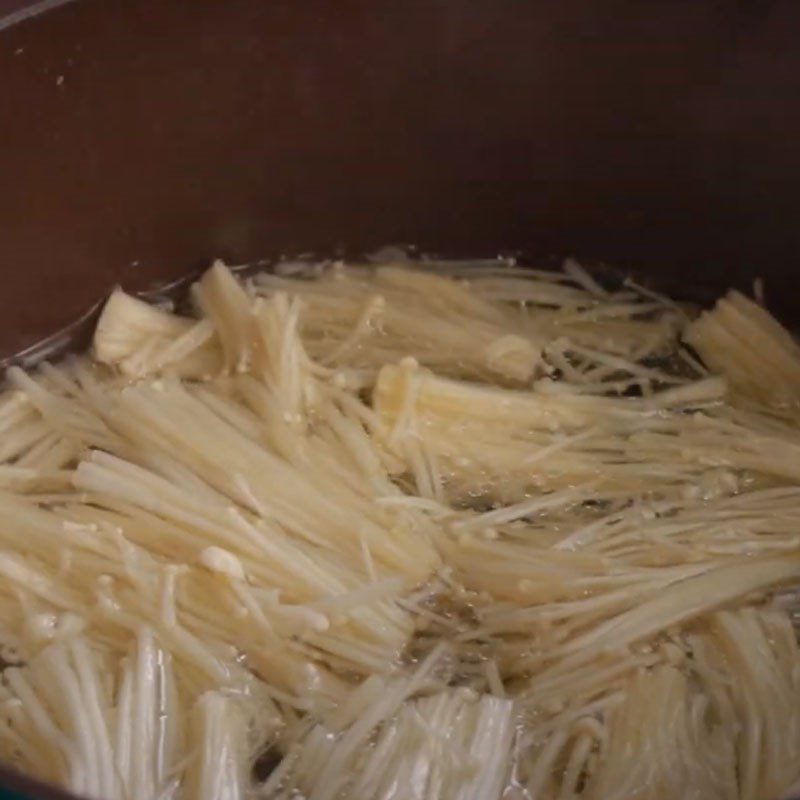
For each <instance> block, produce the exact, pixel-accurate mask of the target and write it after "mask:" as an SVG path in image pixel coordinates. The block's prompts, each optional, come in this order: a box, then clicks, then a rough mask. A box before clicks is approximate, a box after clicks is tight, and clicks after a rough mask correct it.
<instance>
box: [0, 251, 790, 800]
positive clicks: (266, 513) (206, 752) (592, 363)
mask: <svg viewBox="0 0 800 800" xmlns="http://www.w3.org/2000/svg"><path fill="white" fill-rule="evenodd" d="M179 312H180V313H179ZM799 400H800V348H799V347H798V345H797V344H796V343H795V341H794V340H793V338H792V337H791V335H790V334H789V333H787V331H786V330H785V329H784V328H783V327H782V326H781V325H780V324H779V323H778V322H777V321H776V320H775V319H774V318H773V317H772V316H770V314H769V313H768V312H767V311H765V310H764V308H763V307H761V306H760V305H759V304H758V303H756V302H754V301H753V300H751V299H748V298H747V297H745V296H743V295H742V294H739V293H737V292H730V293H729V294H727V295H726V296H725V297H724V298H722V299H721V300H720V301H719V302H718V303H717V305H716V306H715V307H714V308H713V309H711V310H707V311H705V312H703V313H698V310H697V309H693V308H692V307H690V306H687V305H685V304H682V303H677V302H673V301H671V300H669V299H668V298H665V297H662V296H660V295H659V294H656V293H654V292H652V291H650V290H648V289H645V288H644V287H641V286H639V285H637V284H635V283H633V282H631V281H626V282H623V283H622V284H620V285H618V286H617V287H616V288H613V289H610V288H606V287H604V286H601V285H600V284H599V283H598V282H597V280H596V279H595V278H593V277H592V276H590V275H589V274H588V273H587V272H586V271H585V270H584V269H583V268H581V267H580V266H579V265H578V264H577V263H575V262H573V261H568V262H567V263H566V264H565V265H564V268H563V270H562V271H559V272H549V271H540V270H535V269H528V268H523V267H519V266H516V265H515V264H513V263H510V262H506V261H503V260H496V261H495V260H492V261H476V262H469V263H467V262H445V261H419V262H413V263H401V262H397V261H395V262H394V263H391V262H390V261H387V260H384V261H382V262H380V263H371V264H363V265H345V264H341V263H336V264H330V263H327V264H310V263H298V262H291V263H290V262H287V263H284V264H279V265H278V266H277V267H276V268H274V269H273V270H271V271H263V272H258V273H253V272H249V273H246V274H245V273H242V274H241V276H237V273H236V271H235V270H234V271H231V270H230V269H228V268H227V267H226V266H224V265H223V264H221V263H216V264H215V265H214V266H213V267H212V268H211V269H210V270H208V272H206V273H205V274H204V275H203V276H202V278H201V279H200V280H198V281H197V282H196V283H195V284H194V285H193V286H192V287H191V291H190V296H189V300H188V301H187V303H186V304H185V306H183V307H182V309H179V311H176V310H175V309H174V308H172V307H170V306H169V304H165V303H161V304H160V305H159V304H156V305H151V304H148V303H145V302H143V301H142V300H140V299H137V298H135V297H132V296H130V295H128V294H125V293H124V292H123V291H121V290H118V291H116V292H114V293H113V295H112V296H111V297H110V299H109V300H108V302H107V304H106V305H105V308H104V310H103V313H102V315H101V317H100V320H99V323H98V325H97V329H96V332H95V334H94V340H93V345H92V349H91V352H90V353H89V354H85V355H81V356H73V357H69V358H65V359H62V360H61V361H59V362H58V363H53V364H50V363H42V364H40V365H38V366H37V367H36V368H35V369H31V370H29V371H24V370H23V369H20V368H18V367H12V368H10V369H8V371H7V375H6V386H5V389H4V393H3V395H2V398H1V399H0V431H1V433H0V459H1V460H2V463H0V644H2V679H1V681H0V759H1V760H3V761H5V762H7V763H9V764H12V765H14V766H16V767H17V768H19V769H20V770H23V771H25V772H27V773H29V774H31V775H34V776H37V777H39V778H41V779H44V780H46V781H51V782H54V783H57V784H60V785H61V786H63V787H66V788H67V789H69V790H70V791H73V792H75V793H77V794H80V795H84V796H87V797H90V798H102V800H118V799H119V800H151V799H152V800H156V799H158V800H170V799H171V798H187V800H188V799H191V800H220V799H224V800H244V798H263V800H268V798H276V800H277V799H278V798H286V799H287V800H288V798H305V799H306V800H342V799H343V798H352V799H353V800H372V798H375V799H376V800H392V799H393V800H501V798H502V800H572V799H573V798H581V800H612V798H620V800H621V799H622V798H626V799H627V800H635V799H641V800H644V799H645V798H653V800H671V798H675V800H686V799H687V798H697V799H698V800H717V799H719V800H777V799H778V798H781V797H783V796H785V795H786V793H787V792H789V791H790V789H791V786H792V784H793V783H795V782H796V781H797V780H798V778H800V651H798V643H797V635H796V634H797V631H796V629H795V624H796V623H797V621H798V617H797V613H798V608H800V603H798V602H797V600H796V596H795V590H796V589H797V587H798V586H800V405H798V401H799Z"/></svg>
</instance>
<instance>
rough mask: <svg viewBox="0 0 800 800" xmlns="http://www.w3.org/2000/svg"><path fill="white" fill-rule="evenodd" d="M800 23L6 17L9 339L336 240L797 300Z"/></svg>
mask: <svg viewBox="0 0 800 800" xmlns="http://www.w3.org/2000/svg"><path fill="white" fill-rule="evenodd" d="M0 2H2V0H0ZM799 35H800V3H797V2H795V0H785V1H783V2H780V1H778V2H759V1H758V0H752V1H751V2H723V1H722V0H714V2H712V1H711V0H696V1H695V2H685V1H678V0H673V1H669V2H668V1H667V0H652V2H646V3H642V2H637V1H635V0H630V1H627V2H623V1H622V0H606V1H605V2H602V3H600V2H595V1H594V0H575V1H573V2H563V0H552V1H545V0H526V1H524V2H523V1H521V0H424V2H423V1H422V0H420V2H415V1H413V0H403V1H402V2H397V0H393V1H392V2H388V1H387V2H377V0H338V1H337V2H336V3H333V2H330V0H270V2H262V1H261V0H227V2H222V0H218V1H217V2H198V0H113V2H110V1H109V0H76V2H72V3H69V4H67V5H63V6H61V7H58V8H56V9H55V10H53V11H50V12H48V13H46V14H43V15H40V16H38V17H36V18H33V19H30V20H28V21H26V22H23V23H21V24H18V25H15V26H12V27H10V28H7V29H6V30H3V31H2V32H0V97H2V99H3V100H2V108H3V111H2V116H3V119H2V125H0V180H1V181H2V192H0V264H2V269H3V275H4V278H5V283H4V291H3V295H2V297H3V307H2V311H3V314H2V318H1V319H2V322H0V350H1V351H2V352H3V353H8V352H9V351H10V350H13V349H14V348H17V347H20V346H21V345H23V344H27V343H30V342H31V341H32V340H34V339H35V338H37V337H39V336H41V335H43V334H45V333H48V332H50V331H52V330H53V329H55V328H57V327H58V326H59V325H61V324H63V323H65V322H68V321H69V320H71V319H72V318H74V317H75V316H76V315H78V314H79V313H80V312H81V311H83V310H84V309H85V308H86V307H87V306H88V305H89V304H90V303H91V302H92V301H93V300H95V299H97V297H99V296H100V295H102V293H103V292H104V291H105V290H107V288H108V287H109V286H110V285H112V284H113V283H114V282H117V281H122V282H124V283H125V284H126V285H129V286H133V287H138V288H141V287H144V286H147V285H151V284H152V283H153V282H154V281H155V280H157V279H164V278H169V277H172V276H175V275H177V274H180V273H182V272H184V271H186V270H187V269H191V268H194V267H197V266H200V265H201V264H203V263H205V262H207V261H208V260H209V259H211V258H212V257H214V256H216V255H221V256H224V257H226V258H229V259H231V260H233V261H242V260H247V259H253V258H256V257H259V256H274V255H277V254H279V253H281V252H292V251H294V252H296V251H299V250H317V251H331V250H332V249H333V248H335V247H336V246H337V245H340V244H341V245H346V246H348V247H350V248H351V249H352V250H361V249H366V248H370V247H373V246H377V245H381V244H386V243H395V242H414V243H417V244H420V245H422V246H423V247H428V248H434V249H436V250H439V251H448V252H451V253H470V252H475V253H482V254H489V253H494V252H496V251H497V250H500V249H521V250H524V251H527V252H528V253H531V254H534V255H539V254H549V253H561V254H563V253H576V254H578V255H583V256H586V257H589V258H596V259H605V260H609V261H616V262H620V263H622V264H623V265H625V266H634V267H637V266H642V265H644V266H647V267H648V268H650V269H652V270H655V271H657V272H658V274H659V275H660V276H661V277H662V280H663V279H664V278H665V277H666V278H667V279H670V280H676V281H677V280H685V281H688V284H689V285H691V286H692V287H695V286H697V285H709V284H713V285H716V286H720V285H722V284H725V283H730V282H733V283H740V284H742V285H746V284H747V283H748V282H749V281H750V280H751V279H752V277H754V276H755V275H763V276H764V277H765V278H766V283H767V293H768V299H769V300H770V301H772V302H773V303H774V304H775V305H776V307H777V308H778V310H779V311H780V312H782V313H783V314H788V313H789V312H790V311H791V310H792V307H793V306H794V305H795V303H796V301H795V297H794V296H793V294H792V291H791V290H792V288H793V283H794V274H795V270H796V269H797V258H798V254H800V211H799V210H798V209H800V205H798V200H797V193H798V185H799V184H800V48H799V47H798V46H797V42H798V41H800V39H799V38H798V36H799ZM667 282H669V280H668V281H667Z"/></svg>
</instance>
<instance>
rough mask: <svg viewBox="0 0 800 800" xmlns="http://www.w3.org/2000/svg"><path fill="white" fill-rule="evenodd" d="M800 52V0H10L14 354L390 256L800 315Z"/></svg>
mask: <svg viewBox="0 0 800 800" xmlns="http://www.w3.org/2000/svg"><path fill="white" fill-rule="evenodd" d="M799 43H800V3H797V2H795V1H794V0H783V1H781V0H775V2H770V1H769V0H738V2H737V1H736V0H694V2H685V0H655V1H653V2H647V3H642V2H635V0H605V1H604V2H596V0H594V1H593V0H572V2H564V0H526V1H525V2H520V1H519V0H517V1H515V0H380V1H379V0H337V2H335V3H333V2H330V0H269V2H263V1H260V0H225V2H222V0H219V1H218V2H211V1H209V2H198V0H73V1H72V2H64V0H48V1H46V2H39V3H35V4H31V3H30V2H28V3H26V2H20V0H0V98H1V99H2V111H0V264H2V270H3V271H2V275H3V292H2V295H0V296H1V297H2V315H0V357H7V356H11V355H13V354H14V353H18V352H19V351H21V350H23V349H24V348H26V347H28V346H30V345H32V344H33V343H35V342H36V341H38V340H40V339H41V338H43V337H44V336H46V335H48V334H51V333H53V332H54V331H57V330H59V329H60V328H62V327H63V326H65V325H67V324H68V323H70V322H71V321H73V320H75V319H77V318H78V317H80V316H81V314H82V313H83V312H85V311H86V310H87V309H89V308H90V307H91V306H92V305H93V304H94V303H96V301H98V300H99V299H100V298H102V297H103V296H104V295H105V294H106V293H107V292H108V291H109V289H110V288H111V287H112V286H113V285H115V284H118V283H122V284H124V285H125V286H126V288H129V289H133V290H144V289H148V288H151V287H153V286H154V285H157V284H162V283H164V282H169V281H170V280H173V279H175V278H177V277H179V276H181V275H185V274H186V273H187V272H189V271H191V270H194V269H197V268H199V267H201V266H203V265H207V264H208V263H209V262H210V260H211V259H212V258H214V257H222V258H224V259H225V260H227V261H229V262H233V263H241V262H247V261H252V260H254V259H259V258H276V257H279V256H281V255H285V254H291V255H297V254H300V253H306V252H311V253H316V254H320V255H330V254H335V253H337V252H346V253H363V252H366V251H369V250H372V249H375V248H376V247H379V246H382V245H387V244H413V245H415V246H417V247H418V248H420V249H421V250H422V251H426V252H436V253H439V254H443V255H451V256H487V255H494V254H497V253H499V252H515V253H521V254H523V256H524V257H525V258H526V259H528V260H533V261H537V260H541V261H543V262H546V261H547V260H548V259H550V258H552V257H557V256H563V255H568V254H569V255H574V256H577V257H578V258H579V259H580V258H584V259H587V260H588V261H590V262H592V263H598V262H607V263H613V264H616V265H618V266H620V267H621V268H623V269H625V270H633V271H635V272H637V273H639V274H640V275H644V276H645V277H646V278H647V279H648V280H650V281H651V282H654V283H656V284H658V285H659V286H660V287H661V288H663V289H666V290H667V291H671V292H673V293H675V294H678V295H681V296H684V297H691V298H695V299H698V300H700V301H706V300H708V299H710V298H711V297H713V296H714V294H715V293H718V292H719V291H721V290H723V289H724V288H726V287H728V286H737V287H739V288H742V289H745V290H749V289H750V287H751V286H752V282H753V280H754V279H755V278H756V277H761V278H762V279H763V280H764V283H765V287H766V298H767V302H768V304H769V305H770V307H771V308H772V309H773V310H774V311H775V312H776V313H777V314H778V315H780V316H781V317H783V318H784V319H785V320H787V321H789V322H793V323H797V322H798V321H800V304H798V300H797V295H796V293H795V280H796V276H797V274H798V256H800V201H798V190H800V44H799ZM0 780H2V781H4V782H5V785H6V786H7V787H9V789H8V791H9V793H8V794H6V795H3V796H8V797H12V796H19V794H17V795H15V794H13V792H17V793H22V794H24V795H25V796H27V797H36V798H45V797H57V796H64V795H59V794H58V793H56V792H54V791H52V790H49V789H46V788H45V787H43V786H41V785H38V784H36V783H35V782H29V781H25V780H23V779H21V778H19V777H18V776H14V775H13V774H12V773H10V772H8V771H6V770H0Z"/></svg>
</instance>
